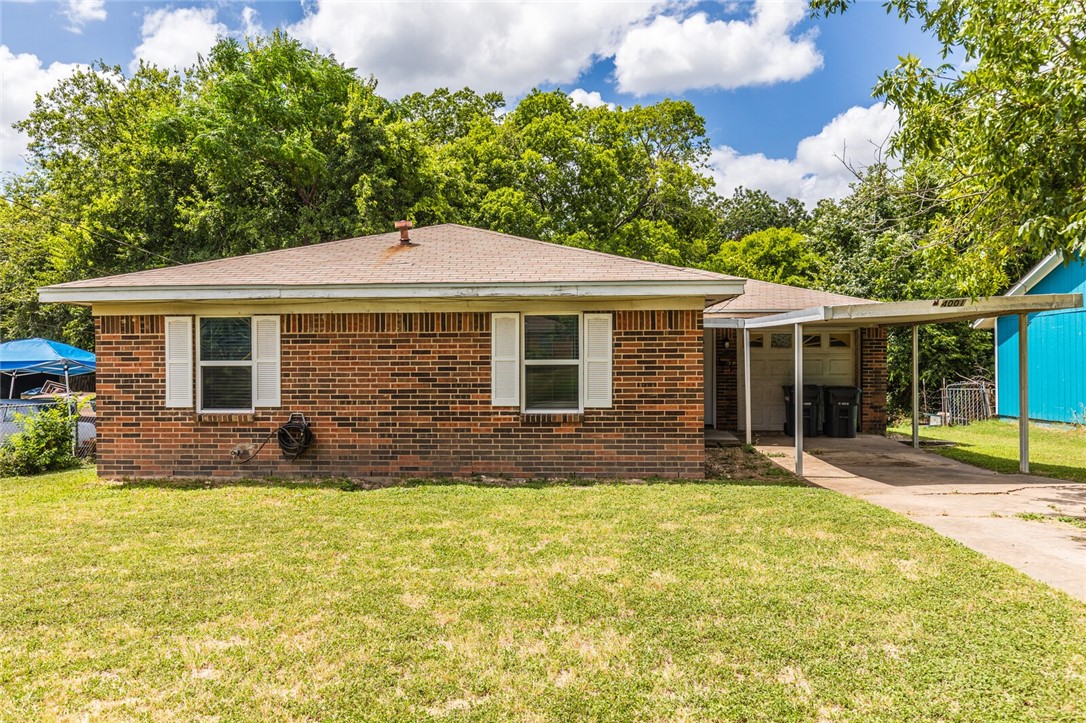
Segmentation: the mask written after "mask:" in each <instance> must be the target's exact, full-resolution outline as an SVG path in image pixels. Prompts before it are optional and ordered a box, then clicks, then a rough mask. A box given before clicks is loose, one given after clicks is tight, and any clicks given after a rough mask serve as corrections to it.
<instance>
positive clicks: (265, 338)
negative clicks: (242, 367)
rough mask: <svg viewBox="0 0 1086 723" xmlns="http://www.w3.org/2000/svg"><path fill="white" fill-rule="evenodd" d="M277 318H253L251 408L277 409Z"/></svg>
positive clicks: (278, 365)
mask: <svg viewBox="0 0 1086 723" xmlns="http://www.w3.org/2000/svg"><path fill="white" fill-rule="evenodd" d="M279 367H280V364H279V317H278V316H254V317H253V406H254V407H278V406H279V404H280V401H279Z"/></svg>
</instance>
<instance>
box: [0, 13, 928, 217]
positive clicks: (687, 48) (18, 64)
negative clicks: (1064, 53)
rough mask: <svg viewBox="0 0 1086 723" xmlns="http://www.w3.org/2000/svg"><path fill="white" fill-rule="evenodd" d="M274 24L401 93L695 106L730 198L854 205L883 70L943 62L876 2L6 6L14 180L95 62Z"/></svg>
mask: <svg viewBox="0 0 1086 723" xmlns="http://www.w3.org/2000/svg"><path fill="white" fill-rule="evenodd" d="M275 27H281V28H285V29H287V30H288V32H290V33H291V34H292V35H294V36H295V37H298V38H299V39H300V40H302V41H303V42H305V43H306V44H307V45H310V46H313V47H317V48H319V49H321V50H323V51H326V52H333V53H334V54H335V55H336V57H337V58H338V59H339V60H341V61H342V62H344V63H345V64H346V65H349V66H352V67H356V68H358V70H359V72H360V73H362V74H370V73H372V74H374V75H375V76H376V77H377V79H378V81H379V92H382V93H383V94H385V95H387V96H389V97H399V96H400V95H402V94H404V93H408V92H412V91H415V90H421V91H429V90H431V89H433V88H434V87H440V86H448V87H462V86H464V85H468V86H470V87H472V88H474V89H475V90H477V91H480V92H483V91H488V90H500V91H502V92H503V93H505V96H506V99H507V101H508V102H509V104H510V105H514V104H515V103H516V100H517V99H518V98H519V97H521V96H522V95H523V94H524V93H525V92H526V91H527V90H528V89H530V88H532V87H540V88H546V89H551V88H561V89H562V90H564V91H566V92H569V93H570V94H571V95H572V96H573V97H574V99H575V100H578V101H579V102H583V103H586V104H596V103H615V104H619V105H623V106H629V105H633V104H635V103H652V102H655V101H657V100H659V99H661V98H664V97H671V98H683V99H688V100H690V101H692V102H693V103H694V104H695V106H696V107H697V109H698V111H699V112H700V113H701V114H702V115H703V116H704V117H705V119H706V127H707V130H708V134H709V137H710V140H711V142H712V145H713V148H714V151H713V156H712V161H711V166H710V171H711V172H712V174H713V175H714V177H715V178H716V179H717V183H718V187H719V190H720V191H721V192H723V193H730V192H731V190H732V189H734V188H735V187H736V186H738V185H745V186H748V187H755V188H763V189H764V190H766V191H768V192H770V193H772V194H773V195H774V196H777V197H780V198H783V197H785V196H796V197H798V198H801V199H802V200H804V201H805V202H807V203H808V204H810V205H813V204H814V203H815V202H816V201H817V200H818V199H819V198H823V197H827V196H834V197H840V196H841V195H843V194H844V193H847V190H848V182H849V181H850V180H851V176H850V174H849V172H848V171H847V169H846V168H845V166H844V165H843V164H842V163H841V161H840V160H839V158H840V157H844V158H846V159H847V160H848V161H849V162H850V163H852V164H853V165H859V166H862V165H865V164H867V163H870V162H871V161H872V160H873V158H874V157H875V155H876V153H877V147H878V145H879V144H880V143H882V142H883V141H884V140H885V138H886V136H887V135H888V134H889V133H890V132H891V130H892V128H893V125H894V123H895V121H896V114H895V113H894V111H893V110H892V109H887V108H883V107H882V106H881V104H879V103H877V101H876V100H875V99H873V98H872V97H871V88H872V86H873V85H874V83H875V81H876V78H877V77H878V75H879V74H880V73H881V72H882V71H883V70H885V69H887V68H890V67H893V66H894V65H895V64H896V63H897V58H898V56H899V55H901V54H904V53H908V52H912V53H915V54H917V55H920V56H921V58H923V59H924V60H926V61H928V62H929V63H933V64H934V63H936V62H938V57H937V56H936V48H937V46H936V44H935V42H934V41H933V40H932V39H931V38H930V37H928V36H926V35H925V34H924V33H923V32H922V30H921V29H920V27H919V26H918V25H916V24H915V23H914V24H909V25H906V24H904V23H902V21H901V20H899V19H898V18H897V17H896V16H891V15H887V14H886V12H885V10H884V9H883V8H882V6H881V5H880V4H879V3H877V2H859V3H857V4H856V5H855V6H854V7H853V8H852V9H850V10H849V11H848V12H847V13H845V14H844V15H839V16H834V17H831V18H828V19H820V20H813V21H812V20H809V19H808V18H807V16H806V12H805V4H804V3H803V2H802V0H750V1H744V2H734V1H732V2H708V3H706V2H701V3H695V2H686V1H683V0H679V1H674V0H665V1H663V2H660V1H657V2H653V1H652V0H645V1H643V2H642V1H636V0H629V1H624V2H587V1H585V2H577V3H553V2H552V3H538V2H457V3H451V2H429V3H418V2H398V3H396V2H387V3H386V2H345V1H338V0H305V2H298V1H287V0H284V1H281V2H253V1H250V2H227V1H224V0H218V1H216V2H173V3H145V2H111V1H109V0H64V1H63V2H10V1H8V0H0V46H2V47H0V64H2V67H0V71H2V74H3V78H2V79H3V98H2V101H3V102H2V104H0V114H2V118H0V146H2V147H0V164H2V170H3V171H5V172H7V173H10V172H17V171H18V170H20V169H21V168H22V167H23V161H22V160H21V157H22V155H23V153H24V145H23V144H24V143H25V139H23V138H21V137H20V136H19V135H18V134H16V133H15V132H14V131H13V130H12V129H11V128H10V125H11V123H12V122H14V121H15V120H17V119H18V118H20V117H22V116H25V114H26V113H27V112H28V111H29V110H30V108H31V107H32V104H33V98H34V93H35V92H43V91H46V90H48V88H50V87H51V86H52V85H53V84H55V83H56V82H57V80H59V79H60V78H62V77H64V76H65V75H67V74H68V73H70V72H72V71H73V70H74V69H75V68H76V67H78V65H80V64H86V63H89V62H92V61H94V60H98V59H101V60H104V61H106V62H107V63H110V64H116V65H119V66H121V67H122V68H124V69H126V70H127V69H129V68H131V67H134V65H135V64H136V63H137V62H138V59H140V58H142V59H144V60H148V61H151V62H155V63H157V64H159V65H163V66H166V67H184V66H185V65H187V64H189V63H191V62H192V61H193V60H194V59H195V57H196V55H197V54H198V53H200V52H204V51H206V50H207V48H208V47H210V45H211V43H212V42H214V39H215V37H216V36H218V35H224V34H225V35H232V36H235V37H241V36H243V35H245V34H246V33H249V34H252V33H260V32H265V31H267V30H270V29H272V28H275Z"/></svg>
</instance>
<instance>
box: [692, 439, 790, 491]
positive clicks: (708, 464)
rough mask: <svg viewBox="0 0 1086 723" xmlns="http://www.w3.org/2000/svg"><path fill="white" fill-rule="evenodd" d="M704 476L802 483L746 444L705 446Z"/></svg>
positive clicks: (707, 477)
mask: <svg viewBox="0 0 1086 723" xmlns="http://www.w3.org/2000/svg"><path fill="white" fill-rule="evenodd" d="M705 478H706V479H727V480H752V481H758V482H795V483H796V484H802V483H801V482H800V480H799V479H798V478H797V477H796V476H795V475H794V474H792V473H791V472H789V471H788V470H786V469H784V468H783V467H778V466H777V465H775V464H773V461H772V460H770V459H769V458H768V457H766V456H765V455H764V454H762V453H761V452H759V451H758V450H756V449H754V447H750V446H747V445H743V446H741V447H707V448H706V450H705Z"/></svg>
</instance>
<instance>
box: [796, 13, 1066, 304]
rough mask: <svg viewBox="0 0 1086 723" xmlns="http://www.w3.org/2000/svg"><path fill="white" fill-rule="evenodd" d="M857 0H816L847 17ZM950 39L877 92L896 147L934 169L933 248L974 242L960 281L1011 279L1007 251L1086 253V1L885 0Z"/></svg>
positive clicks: (984, 286) (981, 284)
mask: <svg viewBox="0 0 1086 723" xmlns="http://www.w3.org/2000/svg"><path fill="white" fill-rule="evenodd" d="M852 2H853V0H811V6H812V8H813V9H814V10H815V11H816V12H821V13H826V14H832V13H835V12H843V11H845V10H846V8H847V7H848V6H849V5H851V4H852ZM885 6H886V8H887V11H888V12H896V13H897V14H898V15H899V16H900V17H901V18H902V19H903V20H904V21H911V22H919V23H921V24H922V26H923V28H924V29H925V30H927V31H929V32H930V33H931V34H932V35H934V37H935V38H937V39H938V41H939V42H940V43H941V46H942V60H943V61H945V62H942V63H941V64H939V65H937V66H932V65H926V64H924V63H923V62H922V61H921V59H920V58H918V57H916V56H914V55H907V56H905V57H903V58H901V62H900V63H899V65H898V66H897V67H896V68H894V69H892V70H889V71H887V72H886V73H885V74H884V75H883V76H882V77H881V78H880V79H879V81H878V84H877V85H876V87H875V92H876V95H878V96H879V97H882V98H884V99H886V100H888V101H889V102H891V103H892V104H893V105H894V106H896V107H897V108H898V109H899V110H900V112H901V129H900V132H899V133H898V134H897V135H896V137H895V138H894V139H893V142H892V146H893V151H894V153H895V154H896V155H897V156H898V157H899V158H901V159H902V161H903V162H904V163H906V164H912V163H917V162H922V163H926V164H929V165H930V167H931V168H933V169H937V170H938V172H939V175H940V180H939V183H938V184H936V185H934V186H932V187H931V188H929V189H926V190H927V191H928V192H929V193H931V194H932V195H933V196H934V197H937V198H938V199H940V200H942V201H944V202H946V203H947V204H948V205H947V209H946V213H945V214H943V215H942V216H941V217H940V218H939V219H938V220H937V221H936V222H935V223H934V224H933V225H932V228H931V229H930V231H931V242H932V243H944V244H949V243H953V241H954V240H955V239H966V240H968V241H969V244H968V247H967V248H966V249H964V251H963V256H962V263H960V264H959V269H960V270H961V272H960V276H961V278H960V279H959V283H960V285H961V286H963V287H964V288H967V289H968V290H970V291H973V292H975V293H989V292H991V291H996V290H999V289H998V288H995V287H997V286H998V285H999V283H1000V282H1003V283H1004V285H1005V278H1004V275H1003V273H1002V265H1003V263H1004V261H1005V260H1006V259H1008V258H1011V257H1014V256H1017V255H1023V254H1024V255H1026V256H1028V257H1031V258H1036V257H1038V256H1040V255H1041V254H1043V253H1045V252H1047V251H1050V250H1052V249H1063V250H1065V251H1068V252H1071V253H1072V254H1075V253H1078V254H1082V253H1084V252H1086V4H1084V3H1082V2H1079V1H1078V0H887V2H886V3H885Z"/></svg>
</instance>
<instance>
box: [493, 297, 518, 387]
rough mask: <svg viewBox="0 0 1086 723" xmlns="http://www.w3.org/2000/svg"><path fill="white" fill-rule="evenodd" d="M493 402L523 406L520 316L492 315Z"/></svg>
mask: <svg viewBox="0 0 1086 723" xmlns="http://www.w3.org/2000/svg"><path fill="white" fill-rule="evenodd" d="M490 403H491V404H492V405H493V406H495V407H519V406H520V314H499V313H495V314H491V315H490Z"/></svg>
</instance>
